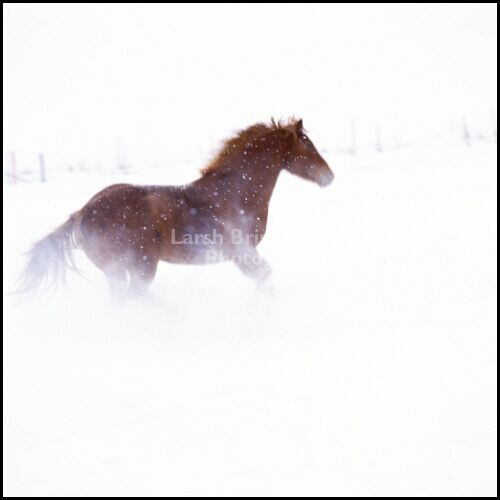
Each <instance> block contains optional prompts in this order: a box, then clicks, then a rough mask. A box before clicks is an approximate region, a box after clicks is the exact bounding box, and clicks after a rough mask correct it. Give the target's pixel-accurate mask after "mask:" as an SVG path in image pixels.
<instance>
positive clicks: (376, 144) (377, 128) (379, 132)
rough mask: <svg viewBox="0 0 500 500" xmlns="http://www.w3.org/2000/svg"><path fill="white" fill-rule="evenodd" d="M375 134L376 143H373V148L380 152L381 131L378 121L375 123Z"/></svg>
mask: <svg viewBox="0 0 500 500" xmlns="http://www.w3.org/2000/svg"><path fill="white" fill-rule="evenodd" d="M375 135H376V143H375V149H376V150H377V151H378V152H379V153H381V152H382V132H381V130H380V123H379V122H377V123H376V124H375Z"/></svg>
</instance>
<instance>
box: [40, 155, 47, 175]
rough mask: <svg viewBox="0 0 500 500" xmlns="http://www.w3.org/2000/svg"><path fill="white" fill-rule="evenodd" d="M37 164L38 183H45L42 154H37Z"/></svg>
mask: <svg viewBox="0 0 500 500" xmlns="http://www.w3.org/2000/svg"><path fill="white" fill-rule="evenodd" d="M38 164H39V165H40V182H47V178H46V176H45V158H44V156H43V153H39V154H38Z"/></svg>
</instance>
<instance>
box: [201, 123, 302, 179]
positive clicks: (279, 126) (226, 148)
mask: <svg viewBox="0 0 500 500" xmlns="http://www.w3.org/2000/svg"><path fill="white" fill-rule="evenodd" d="M296 123H297V120H296V119H295V118H290V119H289V120H287V121H282V120H274V118H272V119H271V122H270V123H269V124H267V123H256V124H255V125H251V126H250V127H248V128H246V129H243V130H240V131H239V132H237V133H236V135H235V136H234V137H231V138H229V139H226V140H225V141H224V142H223V143H222V146H221V147H220V149H219V151H218V152H217V153H216V155H215V156H214V158H213V159H212V160H211V161H210V163H209V164H208V165H207V166H206V167H204V168H202V169H201V174H202V175H203V176H205V175H208V174H211V173H213V172H216V171H218V170H220V169H221V168H222V167H223V166H224V165H225V164H226V161H227V159H228V157H230V156H233V155H235V154H238V153H239V152H240V151H241V150H242V149H244V148H245V147H246V146H247V145H248V143H249V142H252V141H254V140H255V139H258V138H260V137H262V136H264V135H266V134H268V133H271V132H275V131H278V130H293V129H294V127H295V125H296Z"/></svg>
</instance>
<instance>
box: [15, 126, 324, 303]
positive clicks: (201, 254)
mask: <svg viewBox="0 0 500 500" xmlns="http://www.w3.org/2000/svg"><path fill="white" fill-rule="evenodd" d="M283 170H286V171H288V172H290V173H292V174H295V175H297V176H299V177H301V178H303V179H306V180H309V181H313V182H315V183H316V184H318V185H319V186H327V185H329V184H330V183H331V182H332V181H333V178H334V174H333V172H332V170H331V169H330V167H329V166H328V164H327V162H326V161H325V160H324V159H323V158H322V156H321V155H320V153H319V152H318V151H317V149H316V147H315V146H314V144H313V143H312V141H311V140H310V139H309V137H308V136H307V134H306V131H305V130H304V127H303V122H302V120H297V119H291V120H288V121H286V122H281V121H275V120H274V119H272V120H271V122H270V123H257V124H255V125H252V126H250V127H248V128H246V129H244V130H241V131H240V132H239V133H237V134H235V136H234V137H232V138H230V139H228V140H226V141H225V142H223V144H222V147H221V148H220V150H219V151H218V153H217V154H216V155H215V157H214V158H213V159H212V161H211V162H210V163H209V164H208V165H207V166H206V167H205V168H203V169H202V170H201V177H200V178H198V179H197V180H195V181H194V182H192V183H190V184H187V185H183V186H163V185H132V184H114V185H111V186H108V187H106V188H105V189H103V190H102V191H100V192H98V193H97V194H96V195H95V196H93V197H92V198H91V199H90V200H89V201H88V202H87V204H85V205H84V206H83V208H81V209H80V210H78V211H77V212H75V213H73V214H72V215H71V216H70V217H69V219H68V220H67V221H66V222H65V223H64V224H62V225H61V226H60V227H58V228H57V229H56V230H55V231H53V232H52V233H50V234H49V235H48V236H46V237H45V238H43V239H41V240H40V241H38V242H37V243H35V244H34V245H33V247H32V249H31V251H30V252H29V261H28V265H27V268H26V271H25V274H24V277H25V280H24V286H23V288H24V290H37V289H39V288H40V286H41V285H42V284H44V283H45V284H47V282H48V281H49V278H50V279H51V282H52V284H57V283H58V282H60V281H63V282H64V281H65V271H66V268H71V269H74V270H77V268H76V266H75V263H74V260H73V256H72V252H73V250H74V249H77V248H79V249H82V250H83V251H84V252H85V254H86V256H87V257H88V258H89V259H90V260H91V261H92V262H93V263H94V264H95V265H96V266H97V267H98V268H99V269H100V270H101V271H102V272H103V273H104V275H105V276H106V278H107V281H108V282H109V285H110V288H111V294H112V296H113V297H115V298H123V297H124V296H128V295H132V296H134V295H135V296H137V295H143V294H144V293H145V292H146V291H147V289H148V287H149V285H150V284H151V283H152V282H153V279H154V277H155V275H156V271H157V266H158V263H159V262H160V261H166V262H170V263H177V264H210V263H215V262H222V261H228V260H231V261H233V262H234V263H235V264H236V266H237V267H238V268H239V269H240V270H241V271H242V272H243V273H244V274H245V275H246V276H248V277H250V278H252V279H253V280H255V281H256V283H257V284H258V285H261V284H263V283H265V282H267V280H268V279H269V276H270V274H271V268H270V266H269V265H268V263H267V262H266V261H265V260H264V259H263V258H262V257H261V256H260V254H259V253H258V251H257V246H258V244H259V243H260V241H261V240H262V238H263V237H264V235H265V233H266V225H267V217H268V211H269V203H270V200H271V195H272V193H273V190H274V187H275V185H276V182H277V180H278V176H279V175H280V172H281V171H283Z"/></svg>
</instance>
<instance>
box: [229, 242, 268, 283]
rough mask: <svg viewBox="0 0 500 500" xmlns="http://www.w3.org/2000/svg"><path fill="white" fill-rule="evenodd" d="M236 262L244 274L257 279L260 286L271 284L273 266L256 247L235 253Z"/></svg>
mask: <svg viewBox="0 0 500 500" xmlns="http://www.w3.org/2000/svg"><path fill="white" fill-rule="evenodd" d="M234 262H235V264H236V265H237V267H238V268H239V269H240V270H241V271H242V272H243V274H245V275H246V276H248V277H249V278H252V279H253V280H255V281H256V282H257V285H258V286H259V287H261V286H263V285H264V284H265V285H266V286H267V285H268V284H269V281H270V277H271V274H272V270H271V266H270V265H269V264H268V263H267V262H266V261H265V260H264V258H263V257H262V256H261V255H260V254H259V252H257V249H256V248H255V247H250V248H248V249H246V250H245V251H244V252H241V253H238V254H237V255H235V256H234Z"/></svg>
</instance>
